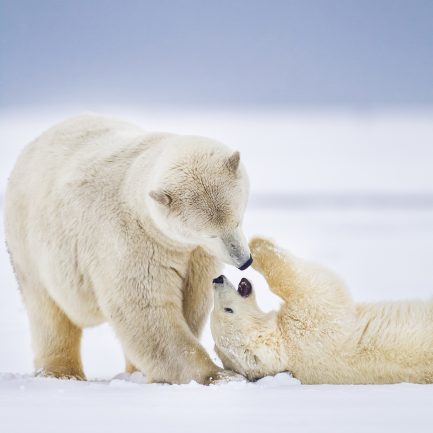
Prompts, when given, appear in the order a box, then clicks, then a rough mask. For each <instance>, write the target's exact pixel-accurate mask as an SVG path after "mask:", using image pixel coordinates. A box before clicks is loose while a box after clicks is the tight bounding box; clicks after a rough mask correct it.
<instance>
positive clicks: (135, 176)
mask: <svg viewBox="0 0 433 433" xmlns="http://www.w3.org/2000/svg"><path fill="white" fill-rule="evenodd" d="M172 136H173V135H172V134H163V133H149V134H145V135H143V137H142V138H141V141H142V142H143V141H144V142H146V143H147V144H148V146H146V147H145V148H144V149H143V151H142V152H141V153H140V154H139V155H138V156H137V157H136V158H135V160H134V161H133V162H132V164H131V166H130V167H129V169H128V172H127V174H126V176H125V180H124V182H123V185H122V191H121V195H122V197H123V200H124V203H125V204H126V206H127V208H128V210H129V212H130V213H131V215H132V217H133V218H136V219H137V221H138V223H139V225H140V226H141V227H142V229H143V230H144V231H145V232H146V234H147V235H148V236H150V237H152V238H153V239H155V240H157V241H158V242H159V243H160V244H162V245H164V246H165V247H167V248H169V249H170V250H177V251H183V252H190V251H192V250H193V249H195V248H196V247H197V245H192V244H185V243H182V242H179V241H177V240H175V239H172V238H170V237H168V236H167V235H166V234H165V233H163V232H162V231H161V230H159V228H158V227H157V225H156V224H155V222H154V219H153V218H152V212H151V206H152V205H153V203H152V202H151V200H152V199H151V198H150V197H149V192H150V191H151V190H152V189H154V187H155V181H156V180H157V179H159V177H160V172H161V170H164V169H166V167H167V165H168V163H169V160H170V158H168V157H167V154H169V153H170V151H171V149H172V145H171V144H170V138H171V137H172Z"/></svg>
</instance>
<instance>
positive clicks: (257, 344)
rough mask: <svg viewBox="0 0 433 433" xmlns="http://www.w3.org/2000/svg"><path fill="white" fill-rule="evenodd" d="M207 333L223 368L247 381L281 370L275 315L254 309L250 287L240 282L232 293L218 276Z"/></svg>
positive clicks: (243, 281)
mask: <svg viewBox="0 0 433 433" xmlns="http://www.w3.org/2000/svg"><path fill="white" fill-rule="evenodd" d="M213 285H214V309H213V311H212V314H211V331H212V336H213V339H214V341H215V351H216V353H217V354H218V356H219V357H220V358H221V361H222V362H223V365H224V368H227V369H230V370H233V371H236V372H237V373H240V374H242V375H243V376H245V377H247V378H248V379H249V380H257V379H259V378H261V377H264V376H268V375H274V374H277V373H279V372H281V371H284V370H285V364H284V362H285V355H284V349H283V346H284V345H283V344H282V343H281V335H280V333H279V331H278V326H277V315H276V313H275V312H271V313H264V312H263V311H262V310H260V308H259V307H258V306H257V302H256V299H255V295H254V291H253V287H252V284H251V282H250V281H249V280H247V279H246V278H242V280H241V281H240V283H239V286H238V289H237V290H236V289H235V288H234V286H233V285H232V284H231V283H230V281H229V280H228V279H227V278H226V277H225V276H224V275H221V276H219V277H218V278H216V279H215V280H214V281H213Z"/></svg>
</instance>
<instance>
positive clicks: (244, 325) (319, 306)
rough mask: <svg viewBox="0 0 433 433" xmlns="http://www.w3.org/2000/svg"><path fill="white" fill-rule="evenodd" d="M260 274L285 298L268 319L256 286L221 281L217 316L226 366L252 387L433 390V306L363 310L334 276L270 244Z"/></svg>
mask: <svg viewBox="0 0 433 433" xmlns="http://www.w3.org/2000/svg"><path fill="white" fill-rule="evenodd" d="M250 247H251V252H252V254H253V257H254V265H253V266H254V268H255V269H257V270H258V271H259V272H260V273H261V274H262V275H263V276H264V277H265V279H266V280H267V283H268V284H269V287H270V288H271V290H272V291H273V292H274V293H275V294H276V295H278V296H279V297H280V298H282V299H283V301H284V303H283V305H282V306H281V308H280V310H279V311H278V312H275V311H274V312H270V313H264V312H262V311H261V310H260V309H259V308H258V306H257V304H256V302H255V297H254V293H253V292H252V286H251V283H250V282H249V281H248V280H247V279H246V278H243V279H242V280H241V282H240V283H239V287H238V291H236V290H235V289H234V287H233V286H232V285H231V284H230V282H229V281H228V280H227V279H226V278H225V277H224V276H220V277H218V278H216V279H215V280H214V287H215V307H214V311H213V312H212V316H211V329H212V335H213V337H214V339H215V345H216V351H217V353H218V355H219V356H220V358H221V360H222V361H223V364H224V367H226V368H230V369H232V370H234V371H237V372H239V373H241V374H243V375H245V376H246V377H248V378H249V379H250V380H254V379H258V378H261V377H263V376H267V375H274V374H276V373H279V372H282V371H290V372H291V373H292V374H293V375H294V376H295V377H296V378H297V379H299V380H300V381H301V382H302V383H306V384H321V383H335V384H344V383H346V384H372V383H397V382H415V383H433V302H432V301H429V302H422V301H406V302H393V303H385V302H384V303H377V304H373V303H366V304H356V303H354V302H353V301H352V299H351V297H350V294H349V292H348V291H347V289H346V287H345V286H344V284H343V283H342V282H341V281H340V280H339V279H338V278H337V277H336V276H335V275H334V274H333V273H332V272H330V271H329V270H327V269H325V268H322V267H320V266H317V265H314V264H312V263H308V262H305V261H303V260H300V259H297V258H295V257H293V256H291V255H290V254H288V253H287V252H285V251H284V250H282V249H281V248H279V247H278V246H276V245H275V244H274V243H272V242H271V241H269V240H266V239H263V238H256V239H254V240H252V241H251V242H250Z"/></svg>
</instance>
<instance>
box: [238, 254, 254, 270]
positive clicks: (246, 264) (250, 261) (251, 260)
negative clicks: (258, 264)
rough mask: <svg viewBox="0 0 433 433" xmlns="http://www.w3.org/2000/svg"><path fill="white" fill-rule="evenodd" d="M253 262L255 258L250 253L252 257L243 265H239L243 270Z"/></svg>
mask: <svg viewBox="0 0 433 433" xmlns="http://www.w3.org/2000/svg"><path fill="white" fill-rule="evenodd" d="M251 263H253V258H252V257H251V254H250V258H249V259H248V260H247V261H246V262H245V263H244V264H243V265H242V266H239V269H240V270H241V271H245V269H247V268H248V267H249V266H250V265H251Z"/></svg>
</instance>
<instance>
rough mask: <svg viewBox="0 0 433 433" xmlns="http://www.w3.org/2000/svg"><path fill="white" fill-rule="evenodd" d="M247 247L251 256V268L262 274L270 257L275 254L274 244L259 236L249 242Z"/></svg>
mask: <svg viewBox="0 0 433 433" xmlns="http://www.w3.org/2000/svg"><path fill="white" fill-rule="evenodd" d="M249 247H250V250H251V255H252V256H253V259H254V261H253V264H252V266H253V268H254V269H255V270H256V271H259V272H263V271H264V270H266V267H267V266H268V264H270V263H269V262H270V260H272V256H273V255H275V254H276V253H277V249H276V246H275V244H274V242H272V241H271V240H270V239H267V238H263V237H261V236H255V237H253V238H252V239H251V240H250V243H249Z"/></svg>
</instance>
